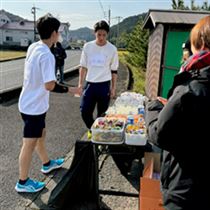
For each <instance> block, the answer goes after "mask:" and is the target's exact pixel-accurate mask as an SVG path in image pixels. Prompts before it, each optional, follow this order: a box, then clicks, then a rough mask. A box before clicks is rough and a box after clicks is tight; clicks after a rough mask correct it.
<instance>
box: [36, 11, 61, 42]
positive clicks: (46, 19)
mask: <svg viewBox="0 0 210 210" xmlns="http://www.w3.org/2000/svg"><path fill="white" fill-rule="evenodd" d="M36 27H37V30H38V33H39V35H40V38H41V39H49V38H50V36H51V34H52V33H53V31H56V32H58V29H59V27H60V21H59V20H58V19H56V18H54V17H53V16H52V15H51V14H47V15H44V16H42V17H40V18H39V19H38V20H37V22H36Z"/></svg>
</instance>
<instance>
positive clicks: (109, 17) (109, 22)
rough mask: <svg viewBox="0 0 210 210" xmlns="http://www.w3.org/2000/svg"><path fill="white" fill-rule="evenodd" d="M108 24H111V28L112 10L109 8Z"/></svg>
mask: <svg viewBox="0 0 210 210" xmlns="http://www.w3.org/2000/svg"><path fill="white" fill-rule="evenodd" d="M108 24H109V27H110V26H111V9H110V7H109V10H108Z"/></svg>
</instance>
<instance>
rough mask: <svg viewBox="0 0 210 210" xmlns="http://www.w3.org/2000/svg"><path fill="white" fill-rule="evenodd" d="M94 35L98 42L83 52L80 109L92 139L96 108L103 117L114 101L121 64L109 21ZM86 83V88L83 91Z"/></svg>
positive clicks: (100, 23) (91, 44)
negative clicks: (91, 130) (113, 42)
mask: <svg viewBox="0 0 210 210" xmlns="http://www.w3.org/2000/svg"><path fill="white" fill-rule="evenodd" d="M94 32H95V37H96V40H94V41H91V42H88V43H86V44H85V45H84V48H83V51H82V55H81V59H80V66H81V67H80V75H79V84H78V87H79V89H80V95H81V94H82V92H83V95H82V100H81V105H80V110H81V115H82V119H83V121H84V122H85V124H86V126H87V128H88V129H89V131H88V138H91V132H90V128H91V126H92V124H93V122H94V118H93V112H94V109H95V106H97V111H98V113H97V117H100V116H102V115H103V114H104V113H105V112H106V110H107V108H108V106H109V102H110V98H113V97H114V96H115V92H116V82H117V69H118V65H119V61H118V53H117V48H116V47H115V46H114V45H112V44H111V43H110V42H109V41H107V36H108V33H109V25H108V24H107V22H105V21H100V22H97V23H96V24H95V25H94ZM84 80H86V85H85V88H84V90H82V87H83V82H84ZM110 86H111V88H110Z"/></svg>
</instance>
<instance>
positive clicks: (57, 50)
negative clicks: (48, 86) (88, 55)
mask: <svg viewBox="0 0 210 210" xmlns="http://www.w3.org/2000/svg"><path fill="white" fill-rule="evenodd" d="M51 52H52V54H53V55H54V56H55V64H56V67H58V66H63V65H64V60H65V59H66V57H67V55H66V51H65V49H64V48H63V47H62V45H61V44H57V45H56V47H52V48H51Z"/></svg>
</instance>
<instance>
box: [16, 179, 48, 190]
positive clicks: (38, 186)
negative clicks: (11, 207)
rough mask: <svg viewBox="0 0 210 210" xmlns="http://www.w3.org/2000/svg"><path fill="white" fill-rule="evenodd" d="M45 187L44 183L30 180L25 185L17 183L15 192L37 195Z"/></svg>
mask: <svg viewBox="0 0 210 210" xmlns="http://www.w3.org/2000/svg"><path fill="white" fill-rule="evenodd" d="M44 187H45V183H44V182H38V181H36V180H33V179H30V178H28V180H27V181H26V183H25V184H20V183H19V182H17V184H16V186H15V190H16V191H17V192H27V193H35V192H38V191H40V190H42V189H43V188H44Z"/></svg>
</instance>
